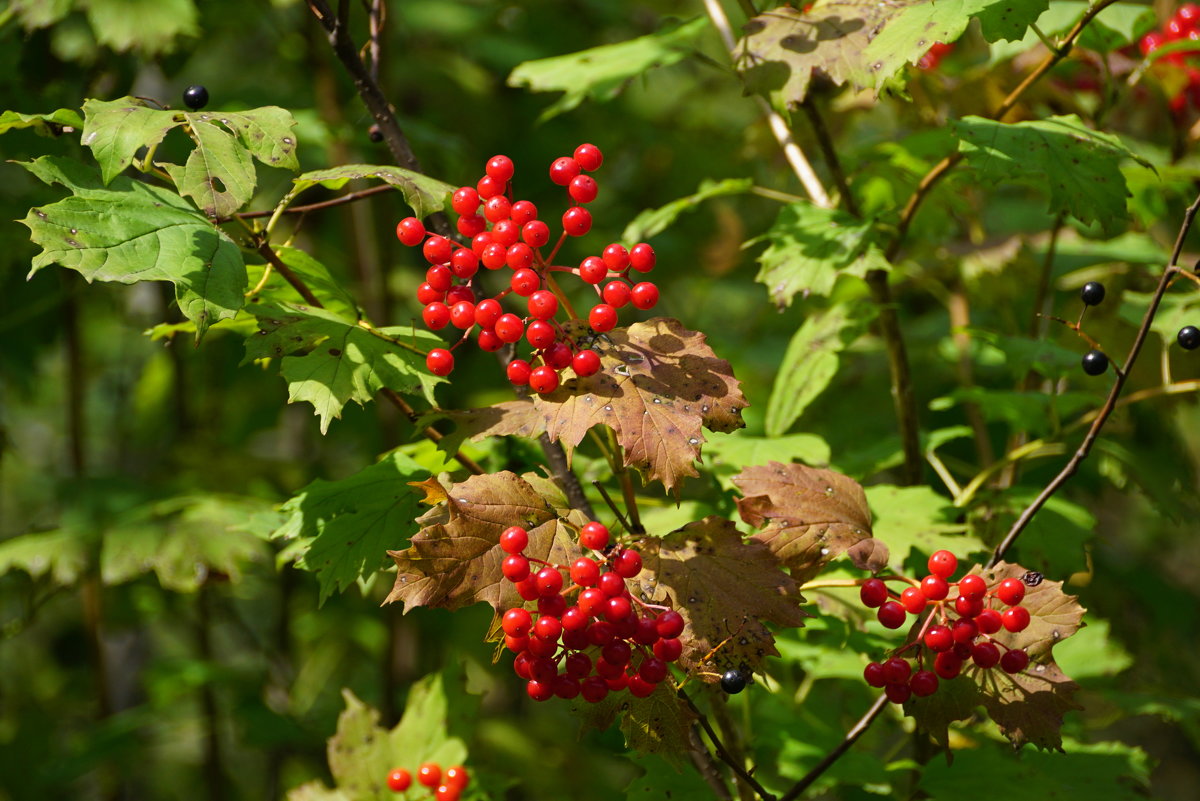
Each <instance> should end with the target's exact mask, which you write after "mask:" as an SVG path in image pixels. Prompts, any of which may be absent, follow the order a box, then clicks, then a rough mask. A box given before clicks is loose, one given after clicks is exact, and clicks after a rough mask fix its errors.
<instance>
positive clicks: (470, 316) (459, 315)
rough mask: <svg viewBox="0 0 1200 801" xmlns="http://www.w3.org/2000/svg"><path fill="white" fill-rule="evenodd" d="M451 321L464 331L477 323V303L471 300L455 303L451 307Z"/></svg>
mask: <svg viewBox="0 0 1200 801" xmlns="http://www.w3.org/2000/svg"><path fill="white" fill-rule="evenodd" d="M450 323H451V325H453V326H454V327H455V328H458V329H460V330H463V331H465V330H466V329H468V328H470V327H471V326H473V325H475V304H474V303H472V302H471V301H469V300H463V301H459V302H458V303H455V304H454V306H452V307H451V309H450Z"/></svg>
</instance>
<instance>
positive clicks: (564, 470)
mask: <svg viewBox="0 0 1200 801" xmlns="http://www.w3.org/2000/svg"><path fill="white" fill-rule="evenodd" d="M538 444H539V445H541V446H542V453H543V454H545V456H546V464H547V466H548V467H549V468H550V473H551V474H552V475H553V476H554V478H555V480H556V481H557V482H558V485H559V487H561V488H562V491H563V492H564V493H566V496H567V503H569V504H571V508H572V509H578V510H579V511H581V512H583V513H584V514H585V515H587V516H588V520H595V519H596V512H595V510H594V509H592V504H591V501H589V500H588V499H587V495H585V494H584V492H583V485H581V484H580V483H579V477H578V476H576V475H575V471H574V470H572V469H571V466H570V465H569V464H567V452H566V451H565V450H563V446H562V445H561V444H559V443H558V442H557V441H556V440H552V439H550V437H549V435H547V434H546V432H544V431H543V432H542V434H541V435H540V436H539V437H538Z"/></svg>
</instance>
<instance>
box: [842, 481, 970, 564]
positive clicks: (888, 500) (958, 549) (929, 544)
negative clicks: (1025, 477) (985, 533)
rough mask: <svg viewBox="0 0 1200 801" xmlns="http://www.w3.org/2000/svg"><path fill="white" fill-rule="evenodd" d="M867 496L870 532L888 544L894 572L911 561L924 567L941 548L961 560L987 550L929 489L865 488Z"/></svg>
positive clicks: (949, 505)
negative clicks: (871, 517)
mask: <svg viewBox="0 0 1200 801" xmlns="http://www.w3.org/2000/svg"><path fill="white" fill-rule="evenodd" d="M866 494H867V502H868V504H869V505H870V507H871V511H872V512H874V519H875V522H874V524H873V526H872V530H873V531H874V533H875V536H877V537H879V538H880V539H881V540H883V541H884V542H886V543H887V544H888V547H889V548H890V550H891V554H892V556H891V564H892V566H893V567H895V568H896V569H897V570H902V569H903V568H904V566H905V561H906V560H907V559H910V558H912V559H915V560H916V563H917V566H918V567H923V566H924V565H925V561H926V559H927V558H928V557H929V554H931V553H933V552H934V551H938V550H941V549H943V548H945V549H947V550H949V551H952V552H953V553H955V554H957V555H958V556H959V558H960V559H965V557H966V556H967V555H968V554H971V553H978V554H980V555H983V554H984V553H986V551H987V550H988V549H986V548H985V547H984V544H983V542H982V541H981V540H980V539H979V538H978V537H974V536H969V535H967V534H966V533H965V532H966V529H967V526H966V524H965V523H960V522H956V518H957V517H958V516H959V515H960V514H961V511H960V510H958V509H955V508H954V506H953V504H952V503H951V502H950V500H949V499H948V498H946V497H944V496H942V495H939V494H937V493H936V492H934V491H933V489H932V488H930V487H926V486H921V487H897V486H893V485H891V484H877V485H875V486H871V487H867V488H866Z"/></svg>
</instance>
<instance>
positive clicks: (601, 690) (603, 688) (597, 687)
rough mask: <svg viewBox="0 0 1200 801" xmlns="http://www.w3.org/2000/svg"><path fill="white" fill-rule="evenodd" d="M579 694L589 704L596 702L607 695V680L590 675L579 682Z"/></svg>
mask: <svg viewBox="0 0 1200 801" xmlns="http://www.w3.org/2000/svg"><path fill="white" fill-rule="evenodd" d="M579 694H580V695H582V696H583V700H585V701H587V702H588V703H589V704H598V703H600V702H601V701H603V700H604V697H605V696H606V695H608V682H606V681H605V680H604V679H602V678H600V677H599V676H590V677H588V678H586V679H584V680H583V681H581V682H580V683H579Z"/></svg>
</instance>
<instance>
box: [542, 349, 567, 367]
mask: <svg viewBox="0 0 1200 801" xmlns="http://www.w3.org/2000/svg"><path fill="white" fill-rule="evenodd" d="M542 361H543V362H545V363H546V366H547V367H553V368H554V369H555V370H561V369H563V368H564V367H566V366H567V365H569V364H570V363H571V346H570V345H568V344H567V343H566V342H552V343H551V344H550V347H548V348H546V349H545V350H544V351H542Z"/></svg>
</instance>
